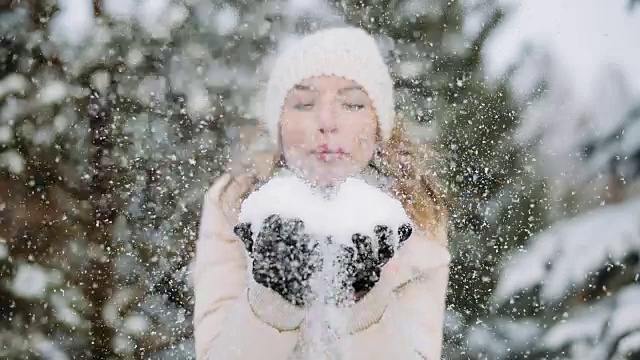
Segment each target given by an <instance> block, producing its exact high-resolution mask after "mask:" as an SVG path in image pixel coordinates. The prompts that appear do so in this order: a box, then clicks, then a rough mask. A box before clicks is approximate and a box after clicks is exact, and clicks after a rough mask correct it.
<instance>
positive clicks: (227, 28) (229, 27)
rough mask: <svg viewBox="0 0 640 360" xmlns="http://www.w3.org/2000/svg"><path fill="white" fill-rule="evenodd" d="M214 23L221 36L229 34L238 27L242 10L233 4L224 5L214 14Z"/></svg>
mask: <svg viewBox="0 0 640 360" xmlns="http://www.w3.org/2000/svg"><path fill="white" fill-rule="evenodd" d="M213 23H214V24H215V25H216V30H217V32H218V34H219V35H220V36H227V35H229V34H231V33H232V32H233V31H234V30H235V29H236V28H237V27H238V24H239V23H240V11H238V9H236V8H235V7H233V6H229V5H227V6H224V7H223V8H222V9H220V10H218V11H217V12H216V14H215V15H214V16H213Z"/></svg>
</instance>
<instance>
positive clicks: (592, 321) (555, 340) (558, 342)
mask: <svg viewBox="0 0 640 360" xmlns="http://www.w3.org/2000/svg"><path fill="white" fill-rule="evenodd" d="M580 310H581V311H577V312H576V314H572V315H570V317H569V318H568V319H566V320H563V321H561V322H558V323H557V324H556V325H554V326H553V327H552V328H551V329H550V330H549V331H548V332H547V333H546V334H545V335H544V337H543V338H542V343H543V344H544V345H545V347H546V348H549V349H554V350H555V349H561V348H562V347H564V346H565V345H567V344H569V343H573V342H580V341H586V340H589V339H597V338H598V337H599V336H600V334H601V332H602V327H603V326H604V325H605V324H606V322H607V320H608V319H609V315H610V311H609V309H606V308H605V307H602V306H600V307H596V308H593V309H591V308H587V309H580Z"/></svg>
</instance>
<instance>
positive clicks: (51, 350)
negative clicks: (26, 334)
mask: <svg viewBox="0 0 640 360" xmlns="http://www.w3.org/2000/svg"><path fill="white" fill-rule="evenodd" d="M30 343H31V346H33V349H34V350H35V351H36V352H37V353H38V355H39V356H40V358H41V359H44V360H68V359H69V356H68V355H67V353H66V351H65V349H64V348H62V347H61V346H60V345H59V344H56V343H54V342H53V341H51V340H49V338H48V337H47V336H45V335H44V334H43V333H40V332H36V333H32V334H31V336H30Z"/></svg>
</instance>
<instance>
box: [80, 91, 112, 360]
mask: <svg viewBox="0 0 640 360" xmlns="http://www.w3.org/2000/svg"><path fill="white" fill-rule="evenodd" d="M88 117H89V121H90V125H89V126H90V135H91V147H90V149H91V150H90V152H89V157H90V158H89V161H90V162H91V166H92V172H93V174H92V175H93V177H92V181H91V185H90V193H91V196H90V201H91V208H92V211H93V221H92V223H91V224H88V228H87V241H88V244H89V246H90V247H91V248H97V249H100V250H101V251H102V253H103V254H104V256H101V257H100V256H98V257H96V258H93V259H91V260H90V262H89V268H88V271H87V273H86V274H85V275H86V279H85V281H84V292H85V296H86V298H87V299H88V300H89V301H90V303H91V304H92V307H93V313H92V315H91V318H90V320H91V334H90V335H91V338H92V342H91V348H90V350H89V351H90V356H91V358H92V359H107V358H111V357H113V356H115V354H114V352H113V348H112V346H113V345H112V339H113V336H114V333H115V332H114V329H112V328H111V327H110V326H108V325H107V324H106V323H105V321H104V318H103V310H104V305H105V304H106V302H107V301H108V300H109V299H110V298H111V295H112V290H113V288H114V286H115V284H114V280H113V274H114V269H113V261H112V260H113V259H112V258H111V257H112V254H111V253H110V250H111V244H112V236H113V233H112V224H113V222H114V220H115V216H116V204H115V201H114V200H115V197H114V194H113V191H114V189H113V186H114V184H115V181H114V180H115V177H116V171H115V167H114V165H113V164H112V162H111V161H110V159H109V157H110V151H111V150H112V149H113V146H114V143H113V137H112V136H111V135H110V132H111V131H110V129H111V126H112V125H113V124H112V122H113V121H112V117H111V112H110V109H109V106H108V103H107V96H103V97H102V98H101V95H100V94H99V93H98V92H97V91H92V94H91V95H90V97H89V111H88Z"/></svg>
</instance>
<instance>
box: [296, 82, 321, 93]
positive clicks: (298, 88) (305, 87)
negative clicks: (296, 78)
mask: <svg viewBox="0 0 640 360" xmlns="http://www.w3.org/2000/svg"><path fill="white" fill-rule="evenodd" d="M293 88H294V89H295V90H301V91H313V92H317V90H316V89H313V88H311V86H307V85H300V84H297V85H296V86H294V87H293Z"/></svg>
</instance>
